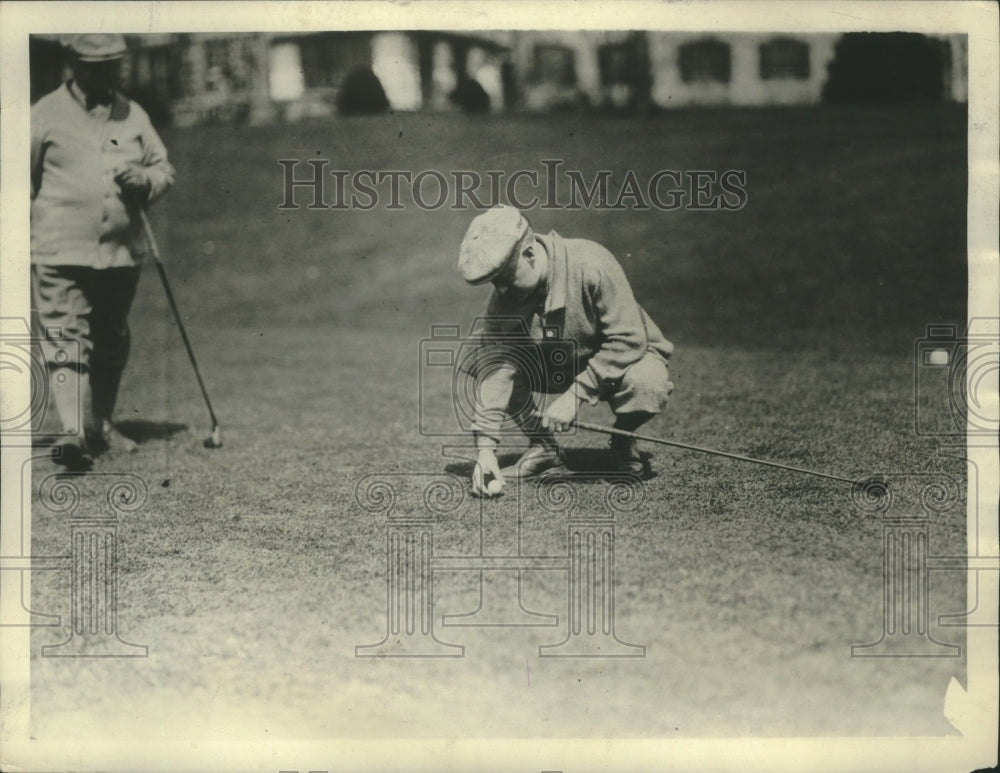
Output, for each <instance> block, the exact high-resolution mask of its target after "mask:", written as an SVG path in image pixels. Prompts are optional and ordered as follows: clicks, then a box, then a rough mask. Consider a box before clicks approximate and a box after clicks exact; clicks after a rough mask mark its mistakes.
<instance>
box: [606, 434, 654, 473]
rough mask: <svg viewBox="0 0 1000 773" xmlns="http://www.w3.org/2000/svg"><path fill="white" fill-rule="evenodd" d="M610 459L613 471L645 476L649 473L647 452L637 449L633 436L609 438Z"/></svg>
mask: <svg viewBox="0 0 1000 773" xmlns="http://www.w3.org/2000/svg"><path fill="white" fill-rule="evenodd" d="M611 459H612V465H613V471H614V472H622V473H626V474H629V475H639V476H641V477H647V476H648V475H649V474H650V469H649V463H648V459H649V454H644V453H642V452H641V451H640V450H639V442H638V441H637V440H635V439H634V438H619V437H613V438H611Z"/></svg>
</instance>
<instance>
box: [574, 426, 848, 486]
mask: <svg viewBox="0 0 1000 773" xmlns="http://www.w3.org/2000/svg"><path fill="white" fill-rule="evenodd" d="M572 424H573V426H574V427H579V428H580V429H585V430H587V431H588V432H600V433H601V434H603V435H616V436H618V437H626V438H633V439H635V440H645V441H646V442H648V443H658V444H659V445H662V446H674V447H675V448H683V449H686V450H688V451H700V452H701V453H703V454H712V455H713V456H724V457H726V458H727V459H738V460H739V461H741V462H753V463H754V464H763V465H765V466H767V467H777V468H778V469H780V470H790V471H791V472H798V473H802V474H804V475H814V476H816V477H817V478H828V479H829V480H837V481H841V482H843V483H850V484H852V485H854V484H856V483H857V481H854V480H851V479H850V478H841V477H840V476H838V475H829V474H827V473H825V472H816V471H815V470H806V469H803V468H802V467H791V466H789V465H787V464H778V462H766V461H764V460H762V459H754V458H753V457H750V456H741V455H740V454H730V453H727V452H726V451H716V450H715V449H714V448H702V447H701V446H693V445H689V444H688V443H679V442H678V441H676V440H663V439H661V438H655V437H650V436H649V435H639V434H637V433H635V432H626V431H625V430H623V429H615V428H613V427H603V426H601V425H600V424H589V423H587V422H585V421H574V422H572Z"/></svg>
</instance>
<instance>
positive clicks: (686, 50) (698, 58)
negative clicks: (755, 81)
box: [680, 38, 732, 83]
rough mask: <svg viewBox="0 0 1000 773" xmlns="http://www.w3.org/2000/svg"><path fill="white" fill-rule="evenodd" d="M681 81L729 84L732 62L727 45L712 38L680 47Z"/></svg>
mask: <svg viewBox="0 0 1000 773" xmlns="http://www.w3.org/2000/svg"><path fill="white" fill-rule="evenodd" d="M680 54H681V55H680V59H681V79H682V80H683V81H684V82H685V83H729V79H730V77H731V74H732V61H731V56H730V52H729V44H728V43H723V42H722V41H721V40H716V39H714V38H706V39H704V40H696V41H694V42H692V43H685V44H684V45H683V46H681V52H680Z"/></svg>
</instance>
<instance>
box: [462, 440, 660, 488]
mask: <svg viewBox="0 0 1000 773" xmlns="http://www.w3.org/2000/svg"><path fill="white" fill-rule="evenodd" d="M563 455H564V457H565V460H566V466H567V467H568V468H569V470H570V475H569V476H567V475H566V474H565V473H559V474H557V475H554V476H552V477H553V480H555V479H565V478H566V477H572V476H573V474H577V475H580V476H581V482H585V481H594V482H600V481H601V480H603V479H604V477H602V476H606V477H607V479H610V480H618V479H620V478H621V477H622V473H621V472H618V471H615V470H614V469H613V462H614V460H613V458H612V456H611V451H610V450H608V449H604V448H565V449H563ZM643 455H644V456H645V457H646V459H647V461H648V458H649V456H648V455H647V454H643ZM520 456H521V455H520V454H498V455H497V462H499V463H500V467H501V468H504V467H512V466H513V465H514V464H515V463H516V462H517V460H518V459H519V458H520ZM474 466H475V462H473V461H471V460H470V461H468V462H452V463H451V464H448V465H446V466H445V468H444V471H445V472H447V473H450V474H451V475H457V476H459V477H460V478H468V477H471V476H472V468H473V467H474ZM645 477H646V478H647V479H648V478H650V477H656V472H655V471H653V472H650V471H648V469H647V472H646V474H645Z"/></svg>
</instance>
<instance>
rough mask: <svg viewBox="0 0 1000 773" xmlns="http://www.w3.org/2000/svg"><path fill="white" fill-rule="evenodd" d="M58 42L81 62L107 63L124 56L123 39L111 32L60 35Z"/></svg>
mask: <svg viewBox="0 0 1000 773" xmlns="http://www.w3.org/2000/svg"><path fill="white" fill-rule="evenodd" d="M59 40H60V42H61V43H62V44H63V45H64V46H66V47H67V48H68V49H69V50H70V51H72V52H73V54H74V55H75V56H76V58H77V59H79V60H80V61H81V62H108V61H111V60H112V59H121V58H122V56H124V54H125V38H123V37H122V36H121V35H118V34H116V33H112V32H94V33H88V34H85V35H61V36H60V37H59Z"/></svg>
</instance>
